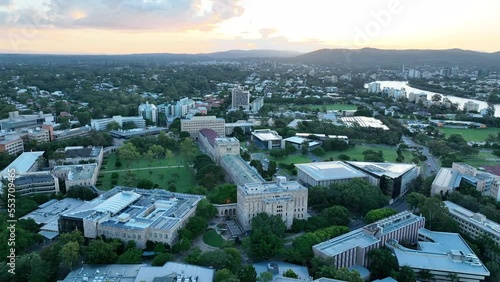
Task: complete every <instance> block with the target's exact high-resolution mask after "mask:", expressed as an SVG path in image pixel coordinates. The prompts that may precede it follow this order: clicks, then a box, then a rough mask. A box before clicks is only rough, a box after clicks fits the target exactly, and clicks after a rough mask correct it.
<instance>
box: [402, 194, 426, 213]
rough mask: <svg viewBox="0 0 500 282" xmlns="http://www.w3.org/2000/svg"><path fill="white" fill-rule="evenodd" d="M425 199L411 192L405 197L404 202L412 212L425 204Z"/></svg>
mask: <svg viewBox="0 0 500 282" xmlns="http://www.w3.org/2000/svg"><path fill="white" fill-rule="evenodd" d="M425 199H426V197H425V196H424V195H422V194H420V193H417V192H411V193H410V194H409V195H408V196H407V197H406V202H407V203H408V205H409V206H410V207H411V208H412V209H413V211H415V209H416V208H418V207H419V206H420V205H421V204H423V203H424V202H425Z"/></svg>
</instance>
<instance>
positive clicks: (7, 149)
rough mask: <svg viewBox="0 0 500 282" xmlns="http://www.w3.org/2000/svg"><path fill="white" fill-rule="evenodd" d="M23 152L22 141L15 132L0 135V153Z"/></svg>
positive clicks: (13, 153)
mask: <svg viewBox="0 0 500 282" xmlns="http://www.w3.org/2000/svg"><path fill="white" fill-rule="evenodd" d="M22 152H24V142H23V139H22V138H21V136H19V135H17V134H10V135H3V136H0V153H7V154H9V155H16V154H18V153H22Z"/></svg>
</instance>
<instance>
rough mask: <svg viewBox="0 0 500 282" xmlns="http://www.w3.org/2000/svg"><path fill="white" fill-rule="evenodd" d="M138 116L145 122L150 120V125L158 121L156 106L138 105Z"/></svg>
mask: <svg viewBox="0 0 500 282" xmlns="http://www.w3.org/2000/svg"><path fill="white" fill-rule="evenodd" d="M138 112H139V116H142V117H143V118H144V119H145V120H150V121H151V122H152V123H156V122H157V121H158V109H157V108H156V105H154V104H150V103H149V102H146V104H140V105H139V111H138Z"/></svg>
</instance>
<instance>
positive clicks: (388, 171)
mask: <svg viewBox="0 0 500 282" xmlns="http://www.w3.org/2000/svg"><path fill="white" fill-rule="evenodd" d="M346 163H347V164H349V165H351V166H353V167H356V168H359V169H362V170H364V171H365V172H369V173H371V174H375V175H378V176H383V175H385V176H389V177H391V178H397V177H400V176H401V175H403V174H405V173H406V172H408V171H410V170H411V169H413V168H415V167H417V166H416V165H415V164H402V163H374V162H351V161H347V162H346Z"/></svg>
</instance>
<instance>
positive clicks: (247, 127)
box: [224, 120, 257, 136]
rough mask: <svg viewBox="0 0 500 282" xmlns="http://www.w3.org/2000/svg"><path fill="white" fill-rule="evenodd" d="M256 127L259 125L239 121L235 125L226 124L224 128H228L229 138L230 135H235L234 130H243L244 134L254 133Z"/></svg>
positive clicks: (227, 134)
mask: <svg viewBox="0 0 500 282" xmlns="http://www.w3.org/2000/svg"><path fill="white" fill-rule="evenodd" d="M255 125H257V124H255V123H254V122H251V121H246V120H238V121H236V122H233V123H226V124H224V127H225V128H226V136H229V135H232V134H233V132H234V129H235V128H236V127H239V128H241V130H243V133H244V134H246V133H250V132H252V127H253V126H255Z"/></svg>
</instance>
